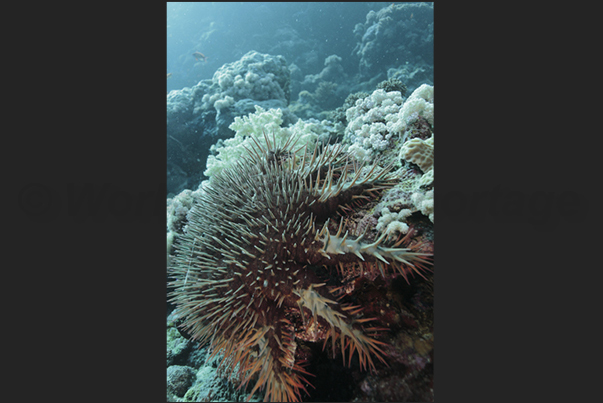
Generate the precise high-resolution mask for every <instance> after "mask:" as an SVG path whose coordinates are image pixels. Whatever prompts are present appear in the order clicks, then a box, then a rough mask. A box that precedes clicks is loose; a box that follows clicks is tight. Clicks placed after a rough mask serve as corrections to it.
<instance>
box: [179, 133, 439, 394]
mask: <svg viewBox="0 0 603 403" xmlns="http://www.w3.org/2000/svg"><path fill="white" fill-rule="evenodd" d="M252 140H253V146H252V147H249V148H248V149H247V151H248V156H247V157H243V158H241V159H240V160H239V162H237V163H235V164H234V166H233V167H232V168H228V169H224V170H223V171H222V172H220V173H218V174H216V175H215V176H214V177H213V178H212V180H211V182H210V183H209V185H208V186H206V187H205V188H204V191H203V193H202V194H201V196H200V197H199V198H198V200H196V203H195V205H194V206H193V208H192V209H191V210H190V213H189V216H188V218H189V222H188V225H187V228H186V231H185V233H184V234H183V235H182V236H180V237H179V238H178V239H177V240H176V242H175V257H174V260H173V263H172V266H171V267H170V268H169V272H170V276H171V277H172V278H173V281H171V282H170V283H169V284H170V286H171V287H173V288H174V290H173V291H172V292H171V293H170V297H171V301H172V302H174V303H175V304H176V306H177V311H176V314H177V315H178V316H180V317H181V318H183V324H182V328H183V329H184V330H186V331H188V332H189V333H190V335H191V336H192V339H193V340H198V341H200V342H202V343H204V342H209V343H210V347H211V351H212V354H211V356H214V355H215V354H217V353H218V352H220V351H221V352H222V353H223V354H224V359H223V361H222V364H221V368H222V369H224V370H225V371H226V372H227V373H228V374H230V375H235V374H236V375H237V378H238V379H240V380H241V381H240V387H245V386H246V385H247V384H248V383H249V382H250V381H252V380H254V381H255V385H254V387H253V388H252V390H251V393H250V395H249V396H250V397H251V395H253V393H255V392H256V391H258V390H265V393H264V400H265V401H298V400H299V399H301V390H304V391H305V392H306V393H308V392H307V390H306V388H305V386H304V385H307V384H309V383H308V381H307V380H306V379H305V377H304V375H311V374H309V373H308V372H306V371H305V370H304V362H303V360H300V359H298V358H296V350H297V343H296V333H297V332H299V331H300V327H301V328H302V330H303V329H304V328H305V329H308V328H309V327H310V326H312V325H313V324H314V325H316V324H320V325H321V326H322V327H323V328H326V329H327V331H326V332H325V334H324V335H323V338H322V339H321V340H324V344H323V348H324V347H325V345H327V342H328V340H329V339H331V348H332V349H333V352H334V353H335V351H338V350H340V351H341V354H342V356H343V359H344V362H345V358H346V353H347V355H348V365H350V362H351V359H352V356H353V355H354V353H357V355H358V358H359V363H360V367H361V369H367V368H370V369H374V368H375V365H374V363H373V358H374V357H376V358H377V359H378V360H380V361H382V362H383V363H385V360H384V358H383V356H384V355H385V353H384V352H383V350H382V348H380V346H383V345H384V344H385V343H384V342H382V341H379V340H377V339H376V337H377V336H378V331H379V330H382V329H381V328H377V327H374V326H372V327H371V326H367V325H368V322H371V321H373V320H374V318H365V317H363V316H362V307H360V306H353V305H352V304H351V303H346V302H338V301H334V300H332V299H330V298H329V287H324V285H325V283H324V282H323V281H322V280H321V278H322V279H324V277H325V276H326V275H329V276H331V277H333V276H336V275H337V273H339V270H334V271H333V270H330V269H331V268H333V267H335V268H340V267H342V266H343V265H346V264H358V263H361V264H362V265H364V266H365V269H366V270H377V269H378V270H379V272H380V273H381V274H382V275H385V273H386V271H387V272H390V273H391V272H392V271H393V272H394V273H397V274H399V275H402V276H404V278H406V279H407V281H408V278H407V276H408V274H411V273H417V274H419V275H421V276H422V273H421V271H423V270H429V269H428V268H427V267H426V265H427V264H428V260H427V256H428V254H424V253H421V252H418V251H416V250H410V249H407V248H399V247H398V246H400V243H401V241H400V242H398V243H397V244H395V245H393V246H390V247H385V246H383V245H382V243H383V242H384V240H385V236H382V237H380V238H379V239H377V240H376V241H374V242H372V243H363V242H362V239H363V238H364V236H365V234H362V235H360V236H358V237H355V236H351V235H350V234H349V232H348V231H345V232H344V229H345V228H344V227H345V225H344V220H343V216H342V218H341V220H340V222H339V226H338V230H337V232H336V233H334V234H331V233H330V232H329V228H328V223H329V221H330V220H331V218H333V217H334V216H335V215H336V214H337V213H341V211H339V212H338V208H341V210H347V209H349V207H350V205H352V204H354V202H356V201H361V200H362V199H366V198H368V197H367V196H371V197H376V196H378V194H379V192H380V191H382V190H383V189H386V188H389V187H391V186H393V185H394V184H395V183H396V179H395V178H394V177H392V176H391V175H390V174H389V168H380V167H379V166H378V165H377V164H375V165H374V166H373V167H372V168H369V167H365V166H359V165H358V164H356V163H354V162H351V160H352V159H351V158H350V157H349V156H348V155H347V154H346V153H344V152H343V151H342V147H341V146H340V145H335V146H332V147H318V146H317V147H315V148H314V150H313V152H311V153H310V152H309V151H308V150H307V147H300V148H298V149H295V142H294V141H293V137H290V138H289V139H288V140H287V141H286V142H285V143H284V144H281V145H279V144H277V143H278V142H277V141H276V139H275V138H274V136H273V138H272V140H269V139H268V136H266V135H264V140H265V145H263V144H260V142H258V141H256V140H254V139H253V138H252ZM317 227H318V228H319V229H317ZM342 234H343V235H342ZM334 288H336V287H333V288H332V289H331V292H333V293H334ZM337 288H339V287H337ZM337 345H339V346H337ZM386 365H387V364H386ZM233 379H234V376H233Z"/></svg>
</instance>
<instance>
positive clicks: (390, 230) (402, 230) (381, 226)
mask: <svg viewBox="0 0 603 403" xmlns="http://www.w3.org/2000/svg"><path fill="white" fill-rule="evenodd" d="M409 215H411V211H410V210H409V209H403V210H400V212H398V213H392V212H391V211H389V209H388V208H387V207H385V208H383V210H382V211H381V217H379V220H378V221H377V227H376V229H377V231H379V232H381V231H383V232H384V233H386V234H388V237H392V236H394V235H395V234H406V233H407V232H408V230H409V227H408V225H407V224H406V223H405V222H404V221H405V220H406V217H408V216H409Z"/></svg>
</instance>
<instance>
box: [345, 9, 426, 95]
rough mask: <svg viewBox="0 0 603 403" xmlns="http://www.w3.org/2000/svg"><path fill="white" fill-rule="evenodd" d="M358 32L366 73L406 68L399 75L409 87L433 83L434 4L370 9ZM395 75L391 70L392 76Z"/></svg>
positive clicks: (361, 62) (359, 50) (358, 47)
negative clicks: (377, 9)
mask: <svg viewBox="0 0 603 403" xmlns="http://www.w3.org/2000/svg"><path fill="white" fill-rule="evenodd" d="M354 34H355V35H356V37H357V38H358V43H357V45H356V48H355V49H354V50H355V52H356V55H358V56H359V57H360V61H359V69H360V73H361V74H362V75H363V76H365V77H373V76H378V75H379V74H383V73H384V72H385V71H386V70H387V69H389V68H395V69H398V70H400V69H402V68H404V71H403V72H402V71H401V72H399V73H398V74H400V77H399V78H400V79H401V80H402V81H403V82H404V83H406V85H407V86H408V88H409V90H411V91H412V90H414V89H415V88H416V87H417V86H418V85H420V84H422V83H432V81H431V80H432V77H433V3H407V4H392V5H390V6H388V7H384V8H382V9H381V10H379V11H377V12H375V11H370V12H369V13H368V14H367V15H366V21H365V22H364V23H358V24H356V27H355V29H354ZM384 67H385V68H384ZM417 73H419V74H417ZM392 76H393V75H390V73H388V78H392Z"/></svg>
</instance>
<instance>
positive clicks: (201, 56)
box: [193, 52, 207, 62]
mask: <svg viewBox="0 0 603 403" xmlns="http://www.w3.org/2000/svg"><path fill="white" fill-rule="evenodd" d="M193 56H195V60H196V61H199V60H200V59H203V61H204V62H207V56H205V55H204V54H203V53H201V52H195V53H193Z"/></svg>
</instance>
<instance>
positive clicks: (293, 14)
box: [166, 2, 433, 95]
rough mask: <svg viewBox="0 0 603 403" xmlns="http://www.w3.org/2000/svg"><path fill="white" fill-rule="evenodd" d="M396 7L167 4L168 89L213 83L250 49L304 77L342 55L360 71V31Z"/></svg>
mask: <svg viewBox="0 0 603 403" xmlns="http://www.w3.org/2000/svg"><path fill="white" fill-rule="evenodd" d="M391 4H392V3H387V2H363V3H293V2H291V3H249V2H244V3H167V27H166V32H167V52H166V55H167V72H166V73H172V76H171V77H170V79H169V80H167V90H168V91H170V90H173V89H180V88H183V87H191V86H193V85H195V84H196V83H197V82H199V81H200V80H203V79H210V78H212V76H213V74H214V72H215V71H216V70H217V69H218V68H219V67H220V66H222V65H223V64H224V63H230V62H234V61H237V60H239V59H240V58H241V56H243V55H244V54H245V53H247V52H248V51H250V50H256V51H258V52H260V53H269V54H280V55H282V56H284V57H285V58H286V59H287V62H289V63H295V64H296V65H297V66H298V67H300V68H301V69H302V73H303V74H316V73H318V72H320V70H321V69H322V67H323V63H324V59H325V58H326V57H327V56H329V55H331V54H337V55H338V56H340V57H342V58H343V66H344V67H346V69H347V70H349V71H350V72H355V71H357V70H358V56H356V55H353V54H352V51H353V49H354V47H355V46H356V43H357V38H356V37H355V35H354V26H355V25H356V24H357V23H364V22H365V20H366V15H367V13H368V12H369V11H370V10H374V11H378V10H379V9H381V8H383V7H387V6H389V5H391ZM431 18H432V21H433V16H432V17H431ZM374 30H376V26H375V27H374V28H372V29H371V31H374ZM194 52H201V53H203V54H204V55H206V56H207V57H208V60H207V62H203V61H195V58H194V57H193V56H192V54H193V53H194ZM304 69H305V70H306V71H303V70H304ZM294 95H296V94H294Z"/></svg>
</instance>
